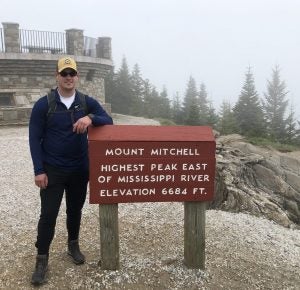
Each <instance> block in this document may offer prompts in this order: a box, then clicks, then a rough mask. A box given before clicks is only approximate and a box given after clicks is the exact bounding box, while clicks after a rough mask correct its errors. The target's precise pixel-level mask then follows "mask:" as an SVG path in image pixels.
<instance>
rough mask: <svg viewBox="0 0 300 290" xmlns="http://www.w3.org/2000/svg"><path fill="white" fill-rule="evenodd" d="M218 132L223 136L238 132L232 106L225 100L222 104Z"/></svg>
mask: <svg viewBox="0 0 300 290" xmlns="http://www.w3.org/2000/svg"><path fill="white" fill-rule="evenodd" d="M217 130H218V131H219V132H220V134H221V135H228V134H232V133H236V132H237V131H238V129H237V124H236V120H235V117H234V113H233V111H232V108H231V104H230V103H229V102H227V101H225V100H224V101H223V102H222V105H221V108H220V118H219V121H218V125H217Z"/></svg>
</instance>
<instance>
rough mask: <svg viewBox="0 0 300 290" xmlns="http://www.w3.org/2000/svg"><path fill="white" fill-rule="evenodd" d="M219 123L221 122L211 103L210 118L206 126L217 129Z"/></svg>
mask: <svg viewBox="0 0 300 290" xmlns="http://www.w3.org/2000/svg"><path fill="white" fill-rule="evenodd" d="M218 121H219V116H218V114H217V113H216V110H215V108H214V106H213V103H212V101H209V108H208V118H207V124H206V125H208V126H211V127H213V128H216V126H217V123H218Z"/></svg>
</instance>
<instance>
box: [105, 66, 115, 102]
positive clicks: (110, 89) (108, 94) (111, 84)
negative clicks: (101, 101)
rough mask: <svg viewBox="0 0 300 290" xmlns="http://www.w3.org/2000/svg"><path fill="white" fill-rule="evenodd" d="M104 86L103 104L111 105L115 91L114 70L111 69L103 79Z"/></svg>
mask: <svg viewBox="0 0 300 290" xmlns="http://www.w3.org/2000/svg"><path fill="white" fill-rule="evenodd" d="M104 86H105V102H106V103H109V104H112V102H113V98H114V91H115V86H116V85H115V73H114V69H111V70H110V71H109V72H108V73H107V74H106V76H105V79H104Z"/></svg>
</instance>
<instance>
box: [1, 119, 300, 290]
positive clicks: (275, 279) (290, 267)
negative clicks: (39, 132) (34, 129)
mask: <svg viewBox="0 0 300 290" xmlns="http://www.w3.org/2000/svg"><path fill="white" fill-rule="evenodd" d="M116 117H117V116H116ZM118 120H119V121H117V122H116V123H124V122H125V121H126V119H125V117H124V118H123V117H122V118H121V117H120V118H119V119H118ZM144 121H145V120H143V119H142V118H138V119H130V120H127V123H128V124H139V123H142V122H144ZM152 124H155V123H152ZM27 135H28V128H27V127H13V128H5V127H3V128H0V160H1V173H0V184H1V191H0V198H1V202H2V205H1V211H0V240H1V244H0V257H1V261H0V279H1V280H0V289H31V288H32V287H31V285H30V278H31V274H32V270H33V268H34V263H35V254H36V250H35V247H34V242H35V238H36V225H37V220H38V216H39V194H38V189H37V188H36V187H35V186H34V183H33V172H32V164H31V159H30V155H29V149H28V137H27ZM119 231H120V270H119V271H104V270H101V269H100V267H99V266H98V262H99V258H100V248H99V244H100V241H99V225H98V206H97V205H89V204H88V202H87V203H86V204H85V207H84V213H83V221H82V231H81V247H82V250H83V251H84V253H85V254H86V257H87V262H86V263H85V264H84V265H81V266H76V265H74V264H73V263H72V262H71V261H70V259H69V258H68V256H67V254H66V239H67V236H66V229H65V204H64V203H63V205H62V208H61V211H60V215H59V217H58V221H57V227H56V235H55V238H54V241H53V243H52V247H51V253H50V261H49V272H48V283H47V284H46V285H44V286H42V287H41V288H42V289H280V290H281V289H300V231H299V230H293V229H287V228H283V227H281V226H279V225H276V224H274V223H272V222H270V221H267V220H264V219H259V218H256V217H253V216H250V215H246V214H232V213H227V212H222V211H216V210H208V211H207V213H206V270H205V271H201V270H190V269H187V268H186V267H185V266H184V264H183V205H182V203H134V204H120V205H119Z"/></svg>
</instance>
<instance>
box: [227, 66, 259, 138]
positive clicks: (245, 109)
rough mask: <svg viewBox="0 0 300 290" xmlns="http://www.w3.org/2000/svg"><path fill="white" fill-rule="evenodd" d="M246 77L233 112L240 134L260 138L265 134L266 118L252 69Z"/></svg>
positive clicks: (249, 69)
mask: <svg viewBox="0 0 300 290" xmlns="http://www.w3.org/2000/svg"><path fill="white" fill-rule="evenodd" d="M245 76H246V80H245V83H244V85H243V88H242V91H241V94H240V96H239V99H238V101H237V103H236V105H235V107H234V109H233V111H234V115H235V118H236V121H237V124H238V126H239V133H240V134H242V135H246V136H256V137H259V136H262V135H263V132H264V117H263V110H262V107H261V105H260V101H259V97H258V93H257V92H256V89H255V84H254V78H253V74H252V72H251V68H250V67H249V68H248V71H247V73H246V75H245Z"/></svg>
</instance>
